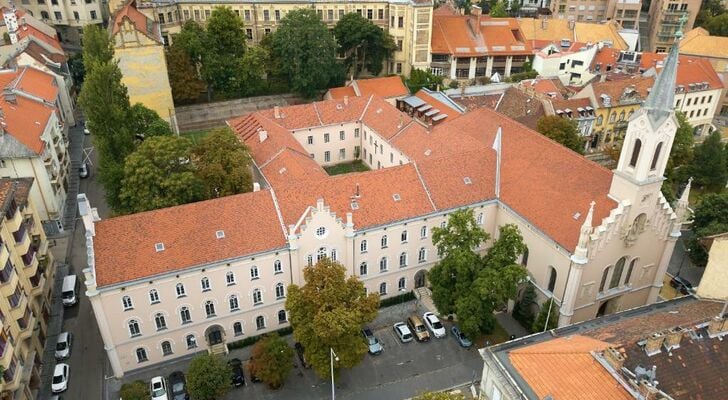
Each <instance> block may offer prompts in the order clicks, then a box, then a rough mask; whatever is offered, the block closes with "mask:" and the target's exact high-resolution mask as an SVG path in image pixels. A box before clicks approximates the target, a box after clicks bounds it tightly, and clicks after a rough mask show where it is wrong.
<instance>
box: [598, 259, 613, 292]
mask: <svg viewBox="0 0 728 400" xmlns="http://www.w3.org/2000/svg"><path fill="white" fill-rule="evenodd" d="M611 268H612V266H611V265H610V266H608V267H607V268H604V272H603V273H602V282H601V283H600V284H599V291H600V292H603V291H604V286H605V285H606V284H607V276H608V275H609V270H610V269H611Z"/></svg>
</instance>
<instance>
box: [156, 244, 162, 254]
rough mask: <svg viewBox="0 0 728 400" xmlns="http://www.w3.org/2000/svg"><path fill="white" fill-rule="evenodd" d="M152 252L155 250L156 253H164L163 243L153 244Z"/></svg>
mask: <svg viewBox="0 0 728 400" xmlns="http://www.w3.org/2000/svg"><path fill="white" fill-rule="evenodd" d="M154 250H156V252H157V253H159V252H160V251H164V243H155V244H154Z"/></svg>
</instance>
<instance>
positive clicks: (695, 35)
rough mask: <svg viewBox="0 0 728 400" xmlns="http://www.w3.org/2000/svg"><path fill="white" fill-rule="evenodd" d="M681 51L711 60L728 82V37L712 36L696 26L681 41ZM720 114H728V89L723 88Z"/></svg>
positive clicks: (717, 72)
mask: <svg viewBox="0 0 728 400" xmlns="http://www.w3.org/2000/svg"><path fill="white" fill-rule="evenodd" d="M680 52H681V53H683V54H686V55H690V56H693V57H697V58H704V59H707V60H708V61H710V65H712V66H713V69H714V70H715V73H716V74H718V76H719V77H720V79H721V81H723V82H724V86H725V82H728V38H726V37H722V36H710V33H708V31H706V30H705V29H703V28H695V29H693V30H691V31H689V32H687V33H685V37H684V38H683V39H682V40H681V41H680ZM719 114H720V115H722V116H728V90H725V89H724V90H723V100H722V101H721V104H720V106H719Z"/></svg>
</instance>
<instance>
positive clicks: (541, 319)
mask: <svg viewBox="0 0 728 400" xmlns="http://www.w3.org/2000/svg"><path fill="white" fill-rule="evenodd" d="M547 317H548V321H549V322H548V327H547V328H546V330H550V329H554V328H556V327H558V325H559V305H558V304H556V303H554V299H553V298H549V299H548V300H547V301H546V302H545V303H543V306H541V311H540V312H539V313H538V318H536V321H535V322H534V323H533V326H532V327H531V332H543V330H544V325H546V318H547Z"/></svg>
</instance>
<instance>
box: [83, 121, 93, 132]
mask: <svg viewBox="0 0 728 400" xmlns="http://www.w3.org/2000/svg"><path fill="white" fill-rule="evenodd" d="M83 134H84V135H90V134H91V131H90V130H89V129H88V121H87V122H85V123H84V124H83Z"/></svg>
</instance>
